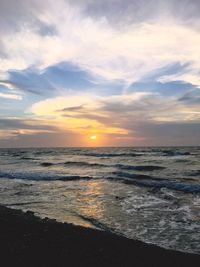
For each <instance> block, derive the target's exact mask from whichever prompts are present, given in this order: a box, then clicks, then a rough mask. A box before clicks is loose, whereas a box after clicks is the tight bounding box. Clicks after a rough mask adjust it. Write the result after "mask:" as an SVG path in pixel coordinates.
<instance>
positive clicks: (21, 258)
mask: <svg viewBox="0 0 200 267" xmlns="http://www.w3.org/2000/svg"><path fill="white" fill-rule="evenodd" d="M0 266H2V267H7V266H9V267H10V266H13V267H16V266H20V267H23V266H26V267H33V266H34V267H44V266H45V267H51V266H55V267H62V266H69V267H78V266H80V267H84V266H87V267H89V266H92V267H104V266H109V267H112V266H115V267H118V266H120V267H126V266H127V267H128V266H131V267H134V266H136V267H142V266H148V267H163V266H168V267H173V266H176V267H186V266H187V267H193V266H194V267H196V266H200V255H194V254H187V253H181V252H176V251H170V250H165V249H162V248H159V247H157V246H153V245H147V244H145V243H143V242H139V241H134V240H131V239H127V238H124V237H121V236H117V235H115V234H111V233H108V232H104V231H98V230H94V229H88V228H83V227H79V226H74V225H71V224H67V223H58V222H56V221H55V220H50V219H48V218H46V219H40V218H38V217H36V216H34V214H33V213H31V212H27V213H24V212H22V211H19V210H13V209H9V208H6V207H3V206H0Z"/></svg>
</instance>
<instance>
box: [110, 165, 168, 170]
mask: <svg viewBox="0 0 200 267" xmlns="http://www.w3.org/2000/svg"><path fill="white" fill-rule="evenodd" d="M115 166H116V167H118V168H120V169H123V170H135V171H155V170H163V169H165V167H163V166H153V165H141V166H131V165H123V164H116V165H115Z"/></svg>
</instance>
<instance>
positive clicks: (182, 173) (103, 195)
mask: <svg viewBox="0 0 200 267" xmlns="http://www.w3.org/2000/svg"><path fill="white" fill-rule="evenodd" d="M0 204H3V205H6V206H8V207H12V208H18V209H22V210H32V211H34V212H35V213H36V214H37V215H39V216H41V217H50V218H55V219H57V220H58V221H62V222H69V223H74V224H78V225H83V226H86V227H94V228H99V229H102V230H107V231H112V232H115V233H117V234H120V235H124V236H126V237H129V238H132V239H138V240H142V241H144V242H147V243H153V244H157V245H159V246H161V247H165V248H171V249H175V250H180V251H186V252H194V253H198V254H200V242H199V241H200V148H199V147H177V148H172V147H168V148H159V147H157V148H156V147H154V148H45V149H42V148H40V149H0Z"/></svg>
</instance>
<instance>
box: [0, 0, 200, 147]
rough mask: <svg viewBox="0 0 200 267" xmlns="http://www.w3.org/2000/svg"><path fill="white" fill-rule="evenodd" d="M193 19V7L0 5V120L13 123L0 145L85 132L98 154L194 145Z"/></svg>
mask: <svg viewBox="0 0 200 267" xmlns="http://www.w3.org/2000/svg"><path fill="white" fill-rule="evenodd" d="M199 12H200V3H199V1H197V0H190V1H189V0H183V1H178V0H169V1H165V0H137V1H136V0H125V1H122V0H102V1H96V0H85V1H81V0H73V1H72V0H59V1H56V2H55V1H53V0H45V1H39V0H29V1H25V0H16V1H14V0H6V1H4V0H2V1H1V2H0V23H1V29H0V48H1V49H0V104H1V105H0V120H3V119H9V120H13V122H14V121H18V125H16V127H14V128H9V129H8V127H7V126H6V125H8V122H9V120H8V122H7V124H5V123H4V124H2V123H0V139H2V140H4V141H2V142H4V143H2V145H4V146H5V145H6V143H5V139H7V140H11V139H12V138H13V136H15V140H16V138H18V141H19V140H21V141H20V142H19V143H20V144H21V145H22V138H23V139H24V140H25V136H26V137H27V139H26V142H25V143H26V145H28V143H31V144H32V143H33V139H34V140H36V139H35V137H36V136H37V138H38V140H39V138H40V134H41V136H44V135H45V134H46V136H49V140H51V142H50V141H49V144H46V145H51V144H50V143H52V139H53V135H54V134H55V136H62V138H60V140H64V139H63V138H64V135H65V133H66V136H67V137H66V138H69V140H70V144H76V145H85V144H86V143H84V142H85V141H82V140H81V138H80V136H85V135H87V134H90V133H94V132H95V133H99V134H101V135H102V136H105V137H106V138H107V139H105V142H104V143H103V142H102V143H101V145H108V144H111V145H123V144H125V145H134V144H140V145H142V144H148V145H151V144H154V145H156V142H157V144H159V145H160V144H170V142H171V144H175V140H176V142H179V143H180V144H191V137H190V136H191V135H192V131H193V130H194V135H195V136H196V139H195V138H194V139H193V141H192V142H193V143H195V142H196V144H198V142H197V139H198V137H199V136H198V134H197V135H196V132H197V129H198V126H197V125H198V123H199V121H200V95H199V92H200V78H199V77H200V60H199V58H200V17H199ZM21 121H24V124H23V125H21V124H20V123H19V122H21ZM41 121H42V122H41ZM30 122H31V126H30ZM41 124H42V125H43V126H45V127H44V128H43V126H41ZM26 125H28V128H27V127H25V126H26ZM47 125H48V127H50V128H48V127H47V128H46V126H47ZM41 127H42V128H41ZM51 127H52V128H51ZM182 129H184V134H183V131H182ZM41 131H42V132H41ZM49 131H50V132H49ZM164 133H167V135H166V134H164ZM176 133H179V134H180V138H179V141H177V137H175V135H176ZM73 134H74V140H75V139H76V141H73ZM20 136H21V137H20ZM34 136H35V137H34ZM181 136H182V137H181ZM20 138H21V139H20ZM55 138H56V137H55ZM78 139H79V141H77V140H78ZM31 140H32V141H31ZM41 140H44V139H43V138H42V139H41ZM46 140H48V138H47V139H46ZM194 140H196V141H194ZM45 142H47V141H45ZM47 143H48V142H47ZM54 144H55V145H57V143H54ZM63 144H65V145H69V143H66V142H64V143H63ZM0 145H1V141H0ZM59 145H60V143H59Z"/></svg>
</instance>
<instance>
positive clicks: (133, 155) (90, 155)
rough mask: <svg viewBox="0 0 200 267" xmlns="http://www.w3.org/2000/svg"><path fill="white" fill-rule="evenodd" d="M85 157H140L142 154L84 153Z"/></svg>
mask: <svg viewBox="0 0 200 267" xmlns="http://www.w3.org/2000/svg"><path fill="white" fill-rule="evenodd" d="M82 155H84V156H89V157H102V158H104V157H108V158H109V157H139V156H141V154H137V153H84V154H82Z"/></svg>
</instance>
